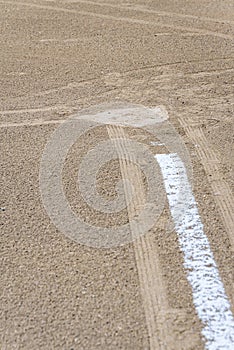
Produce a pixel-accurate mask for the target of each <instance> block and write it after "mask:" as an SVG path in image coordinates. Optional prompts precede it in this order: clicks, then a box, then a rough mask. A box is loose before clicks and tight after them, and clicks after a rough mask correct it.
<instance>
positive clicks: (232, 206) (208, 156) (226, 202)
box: [179, 118, 234, 251]
mask: <svg viewBox="0 0 234 350" xmlns="http://www.w3.org/2000/svg"><path fill="white" fill-rule="evenodd" d="M179 121H180V124H181V125H182V126H183V128H184V130H185V132H186V134H187V135H188V137H189V139H190V140H191V141H192V142H193V143H194V144H196V145H197V146H198V147H196V151H197V154H198V156H199V157H200V159H201V161H202V165H203V167H204V169H205V172H206V174H207V175H208V176H207V177H208V181H209V183H210V185H211V188H212V190H213V193H214V194H218V195H215V196H214V198H215V201H216V203H217V205H218V207H219V210H220V213H221V216H222V218H223V223H224V226H225V228H226V231H227V235H228V237H229V240H230V244H231V246H232V250H233V251H234V221H233V213H234V200H233V196H232V192H231V189H230V187H229V185H228V184H227V182H226V181H225V180H223V179H222V173H221V170H220V161H219V159H218V158H217V156H216V153H215V152H214V150H213V149H212V148H211V147H210V144H208V141H207V139H206V137H205V135H204V133H203V131H202V128H201V127H197V128H195V126H193V127H190V126H189V122H188V121H186V120H183V119H182V118H179Z"/></svg>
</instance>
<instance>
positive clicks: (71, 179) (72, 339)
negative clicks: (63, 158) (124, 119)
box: [0, 0, 234, 350]
mask: <svg viewBox="0 0 234 350" xmlns="http://www.w3.org/2000/svg"><path fill="white" fill-rule="evenodd" d="M0 23H1V24H0V27H1V36H0V46H1V54H0V72H1V74H0V143H1V175H0V179H1V186H0V188H1V196H0V198H1V199H0V207H1V208H5V210H2V211H1V212H0V216H1V228H2V229H1V244H2V254H1V256H2V263H1V290H2V295H1V345H0V347H1V349H4V350H12V349H30V350H31V349H61V350H62V349H63V350H64V349H66V350H72V349H74V350H76V349H78V350H80V349H89V350H92V349H93V350H94V349H95V350H96V349H132V350H133V349H134V350H135V349H156V350H157V349H168V350H174V349H175V350H182V349H184V350H188V349H189V350H192V349H194V350H195V349H196V350H199V349H203V348H204V342H203V339H202V337H201V329H202V324H201V323H200V321H199V319H198V317H197V315H196V312H195V309H194V306H193V300H192V292H191V287H190V286H189V284H188V281H187V279H186V272H185V271H184V269H183V256H182V253H181V252H180V250H179V245H178V240H177V235H176V232H174V231H173V230H172V231H171V233H170V234H165V232H166V227H167V225H168V220H169V208H168V207H167V206H166V207H165V209H164V211H163V213H162V215H161V217H160V220H158V222H157V223H156V224H155V227H153V228H152V230H151V231H150V232H149V233H148V234H147V235H145V236H143V237H141V238H140V239H139V240H138V241H136V242H135V243H129V244H127V245H125V246H123V247H115V248H111V249H94V248H90V247H87V246H83V245H79V244H78V243H76V242H73V241H71V240H70V239H69V238H67V237H66V236H65V235H64V234H63V233H61V232H59V231H58V230H57V229H56V227H55V226H54V225H53V223H52V222H51V221H50V219H49V217H48V215H47V213H46V211H45V209H44V207H43V204H42V201H41V196H40V188H39V167H40V160H41V157H42V153H43V150H44V147H45V145H46V143H47V141H48V140H49V139H50V137H51V134H52V132H53V130H55V129H56V128H57V126H58V125H60V124H61V122H62V121H64V120H66V119H67V118H69V116H70V115H72V114H73V113H75V112H76V111H80V110H82V108H84V107H90V106H93V105H96V104H100V103H107V102H112V101H126V102H131V103H137V104H142V105H145V106H149V107H150V106H158V105H163V106H165V107H166V109H167V111H168V113H169V117H170V123H171V124H173V125H174V127H175V128H176V130H177V132H178V133H179V134H180V136H181V137H182V138H183V140H184V142H185V144H186V146H187V148H188V150H189V152H190V156H191V160H192V164H193V191H194V194H195V197H196V201H197V203H198V207H199V212H200V215H201V219H202V222H203V224H204V229H205V233H206V235H207V236H208V238H209V241H210V245H211V249H212V251H213V253H214V257H215V260H216V262H217V265H218V268H219V272H220V275H221V278H222V280H223V283H224V286H225V290H226V293H227V295H228V297H229V300H230V302H231V303H232V310H233V311H234V297H233V295H234V284H233V282H234V280H233V252H234V225H233V212H234V199H233V192H234V182H233V179H234V176H233V140H234V133H233V130H234V124H233V112H234V110H233V102H234V97H233V96H234V88H233V79H234V42H233V37H234V5H233V3H232V2H231V1H229V0H224V1H218V0H208V1H206V2H204V1H201V0H197V1H190V0H189V1H185V0H179V1H173V0H157V1H150V0H129V1H128V2H127V3H126V1H125V0H121V1H114V0H106V1H105V2H104V1H103V2H102V1H101V0H98V1H85V0H83V1H76V0H57V1H53V0H51V1H46V0H39V1H37V0H24V1H13V0H12V1H4V0H3V1H1V0H0ZM115 132H117V134H118V133H119V134H120V135H122V136H123V133H125V136H123V137H130V138H131V137H132V138H134V139H135V140H140V141H141V142H143V143H145V144H148V145H149V141H150V140H149V138H148V135H147V134H144V133H143V132H138V131H136V130H131V129H127V128H126V129H125V130H124V131H123V128H116V129H113V128H111V127H109V126H108V127H106V126H103V127H101V128H100V129H96V130H95V133H94V134H93V135H90V137H89V138H88V137H87V139H83V140H80V143H79V144H78V145H75V146H74V149H72V150H71V153H70V154H69V157H68V164H66V166H65V167H64V173H63V175H64V189H65V192H66V194H67V197H68V198H69V200H70V203H71V206H72V207H73V209H74V210H75V211H76V212H77V213H78V214H79V212H82V213H83V215H84V217H86V219H87V218H88V219H89V220H91V222H99V223H100V224H101V225H103V226H105V225H112V224H113V220H114V222H115V224H116V223H117V224H122V223H124V222H126V221H127V220H128V218H129V216H131V215H132V213H131V212H129V211H127V210H124V211H122V212H121V213H120V215H119V216H112V217H109V218H108V219H107V218H106V217H105V218H104V217H103V216H98V215H97V214H95V212H94V211H92V210H89V208H87V206H86V205H85V203H82V202H81V201H79V195H78V194H77V193H76V192H74V191H75V185H76V184H75V182H76V176H77V167H78V165H79V161H78V162H77V159H78V160H79V157H82V155H83V154H84V153H85V152H87V149H88V147H90V145H91V143H92V142H93V143H95V142H100V140H106V139H108V138H113V133H115ZM126 135H127V136H126ZM117 148H118V149H119V152H121V150H120V149H121V144H120V145H117ZM155 149H156V148H155ZM74 164H75V165H74ZM128 172H130V173H131V176H132V178H133V179H134V178H135V181H136V183H138V185H139V189H140V190H139V196H138V201H140V200H143V187H144V186H143V185H142V184H141V180H140V174H139V173H138V170H137V169H132V168H131V165H130V164H128V163H127V164H125V163H122V164H121V163H120V165H119V164H118V162H114V163H111V164H108V165H107V168H105V169H102V170H101V173H100V174H99V175H100V178H99V180H100V182H99V188H100V192H102V195H104V196H108V195H110V196H112V195H114V194H115V193H114V185H113V183H114V181H116V179H118V178H121V176H123V175H124V174H126V173H128ZM107 174H108V176H109V178H108V176H107ZM110 174H112V175H111V176H110ZM105 177H107V181H109V182H107V184H105V183H104V182H102V178H105ZM141 186H142V187H141ZM108 189H109V190H110V192H109V193H108ZM111 191H112V192H111ZM138 204H139V203H138V202H137V203H136V206H137V205H138ZM108 220H109V221H108ZM133 234H134V232H133Z"/></svg>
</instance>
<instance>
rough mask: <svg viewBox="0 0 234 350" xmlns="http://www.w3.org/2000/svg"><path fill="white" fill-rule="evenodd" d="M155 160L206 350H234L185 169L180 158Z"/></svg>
mask: <svg viewBox="0 0 234 350" xmlns="http://www.w3.org/2000/svg"><path fill="white" fill-rule="evenodd" d="M155 158H156V159H157V161H158V163H159V165H160V168H161V171H162V175H163V179H164V183H165V188H166V192H167V197H168V202H169V206H170V211H171V215H172V218H173V220H174V224H175V230H176V232H177V234H178V238H179V243H180V247H181V250H182V252H183V254H184V267H185V269H186V271H187V278H188V281H189V282H190V284H191V287H192V293H193V301H194V305H195V308H196V311H197V314H198V316H199V318H200V320H201V321H202V323H203V330H202V334H203V336H204V340H205V344H206V349H208V350H221V349H222V350H232V349H234V318H233V315H232V312H231V307H230V303H229V301H228V298H227V295H226V293H225V290H224V286H223V283H222V281H221V278H220V276H219V271H218V268H217V265H216V262H215V260H214V256H213V253H212V251H211V248H210V245H209V242H208V239H207V237H206V235H205V233H204V230H203V224H202V222H201V219H200V216H199V212H198V208H197V204H196V201H195V198H194V196H193V193H192V189H191V186H190V184H189V180H188V178H187V174H186V169H185V166H184V164H183V162H182V160H181V159H180V158H179V156H178V155H177V154H157V155H156V156H155ZM183 202H184V203H183ZM178 203H179V205H180V215H178V207H177V206H178ZM181 204H182V206H181ZM181 208H184V210H183V211H182V210H181Z"/></svg>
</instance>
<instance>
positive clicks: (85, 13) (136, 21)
mask: <svg viewBox="0 0 234 350" xmlns="http://www.w3.org/2000/svg"><path fill="white" fill-rule="evenodd" d="M0 3H1V4H4V5H6V4H9V5H16V4H17V5H18V6H25V7H31V8H37V9H41V10H50V11H57V12H65V13H72V14H80V15H83V16H90V17H95V18H100V19H107V20H112V21H119V22H127V23H131V24H140V25H151V26H156V27H161V28H171V29H174V30H175V29H177V30H183V31H188V32H195V33H201V34H207V35H211V36H214V37H218V38H222V39H228V40H233V36H232V35H228V34H224V33H218V32H214V31H211V30H205V29H198V28H194V27H187V26H180V25H172V24H166V23H164V24H162V23H161V24H159V23H155V22H152V21H145V20H141V19H133V18H130V17H116V16H111V15H104V14H99V13H94V12H90V11H81V10H79V11H76V10H72V9H67V8H63V7H55V6H49V5H39V4H32V3H25V2H17V3H16V2H14V1H2V0H1V1H0Z"/></svg>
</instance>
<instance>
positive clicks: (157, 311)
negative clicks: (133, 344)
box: [107, 125, 197, 350]
mask: <svg viewBox="0 0 234 350" xmlns="http://www.w3.org/2000/svg"><path fill="white" fill-rule="evenodd" d="M107 131H108V134H109V137H110V139H112V140H114V144H115V147H116V150H117V153H118V154H119V163H120V170H121V174H122V178H123V179H128V180H130V182H131V183H134V185H135V186H134V187H135V190H136V192H135V193H136V194H135V196H134V197H133V199H132V195H131V193H130V192H129V187H128V186H124V191H125V196H126V202H127V203H130V204H129V205H128V206H127V210H128V216H129V223H130V227H131V234H132V237H133V246H134V252H135V259H136V264H137V270H138V275H139V283H140V288H141V295H142V301H143V305H144V311H145V318H146V324H147V328H148V333H149V342H150V349H152V350H171V349H174V348H177V346H178V348H181V344H180V339H179V338H178V337H177V335H176V331H178V329H180V326H179V325H178V323H177V325H176V326H175V324H176V320H177V321H178V320H179V319H183V318H184V316H185V317H187V312H186V310H183V309H182V310H178V309H172V308H171V307H170V305H169V303H168V298H167V290H166V287H165V283H164V278H163V275H162V268H161V264H160V261H159V254H158V251H157V248H156V247H155V243H154V237H153V235H151V234H150V233H148V234H146V235H140V234H139V232H136V230H137V228H136V226H133V225H132V226H131V218H133V217H135V216H136V215H137V213H138V212H139V211H140V210H141V208H142V205H144V203H145V189H144V185H143V179H142V176H141V172H140V170H139V168H138V167H137V166H136V165H135V164H137V161H136V159H134V156H132V154H131V155H130V154H128V153H127V152H126V148H125V147H126V141H127V140H128V135H127V133H126V132H125V131H124V128H123V127H120V126H113V125H112V126H111V125H107ZM131 199H132V202H131ZM158 225H160V224H158ZM178 327H179V328H178ZM174 332H175V333H174ZM177 334H178V333H177ZM183 344H186V348H188V349H190V347H191V345H192V346H193V345H194V347H195V346H196V345H197V338H196V337H195V338H194V335H193V336H192V337H188V338H187V340H185V339H184V340H183Z"/></svg>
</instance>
